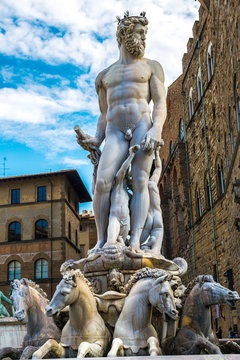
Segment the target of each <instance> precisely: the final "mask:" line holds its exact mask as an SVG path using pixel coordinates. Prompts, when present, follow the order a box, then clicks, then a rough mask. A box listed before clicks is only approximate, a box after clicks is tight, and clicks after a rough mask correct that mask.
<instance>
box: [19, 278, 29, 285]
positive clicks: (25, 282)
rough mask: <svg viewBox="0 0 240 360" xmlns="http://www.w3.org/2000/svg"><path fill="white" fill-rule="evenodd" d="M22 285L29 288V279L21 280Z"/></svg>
mask: <svg viewBox="0 0 240 360" xmlns="http://www.w3.org/2000/svg"><path fill="white" fill-rule="evenodd" d="M20 283H21V284H22V285H25V286H28V283H27V279H25V278H22V279H21V280H20Z"/></svg>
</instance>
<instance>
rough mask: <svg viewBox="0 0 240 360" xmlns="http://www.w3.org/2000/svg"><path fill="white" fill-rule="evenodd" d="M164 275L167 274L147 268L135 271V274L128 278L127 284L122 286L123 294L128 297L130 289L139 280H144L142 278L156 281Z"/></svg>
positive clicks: (160, 270) (163, 271)
mask: <svg viewBox="0 0 240 360" xmlns="http://www.w3.org/2000/svg"><path fill="white" fill-rule="evenodd" d="M165 274H168V273H167V272H166V271H165V270H162V269H151V268H149V267H146V268H143V269H140V270H138V271H136V272H135V274H134V275H132V276H131V277H130V279H129V280H128V282H127V284H126V285H125V286H124V290H123V292H124V293H125V294H127V295H128V294H129V292H130V290H131V289H132V287H133V285H134V284H135V283H136V282H137V281H138V280H140V279H144V278H150V279H156V278H159V277H161V276H163V275H165Z"/></svg>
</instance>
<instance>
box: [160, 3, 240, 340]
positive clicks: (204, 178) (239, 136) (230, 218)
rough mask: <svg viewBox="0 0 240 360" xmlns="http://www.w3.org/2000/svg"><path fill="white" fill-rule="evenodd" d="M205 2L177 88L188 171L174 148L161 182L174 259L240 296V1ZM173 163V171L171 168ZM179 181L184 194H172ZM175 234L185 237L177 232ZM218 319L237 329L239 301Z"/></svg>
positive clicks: (219, 312) (217, 314) (167, 128)
mask: <svg viewBox="0 0 240 360" xmlns="http://www.w3.org/2000/svg"><path fill="white" fill-rule="evenodd" d="M200 3H201V6H200V8H199V20H198V21H195V23H194V25H193V37H192V38H190V39H189V41H188V44H187V53H186V54H184V56H183V61H182V62H183V74H182V76H181V80H180V82H181V86H180V85H179V89H178V94H179V95H178V96H179V100H178V103H179V104H180V103H181V102H182V109H183V110H182V111H183V113H182V118H183V122H184V128H185V150H186V151H185V167H184V165H183V163H182V164H181V162H180V161H179V160H178V159H177V147H176V145H174V146H173V149H174V151H173V154H172V156H171V157H170V159H169V160H168V163H167V164H166V165H167V166H166V168H165V170H164V173H163V176H162V179H161V184H160V191H162V192H163V194H162V207H163V208H164V201H165V197H166V196H168V203H167V204H168V209H167V211H168V214H167V217H168V219H167V221H166V222H165V224H166V225H165V229H166V230H165V233H166V234H165V237H166V239H167V241H168V242H169V239H170V243H171V249H170V251H171V255H172V257H175V256H176V254H178V255H180V256H184V257H185V258H186V260H187V261H188V263H189V270H188V277H189V279H190V278H193V277H194V276H195V275H198V274H212V275H213V276H214V278H215V279H216V280H218V281H219V282H220V283H221V284H223V285H225V286H228V287H229V288H230V289H235V290H237V291H238V292H239V293H240V277H239V275H240V263H239V256H240V249H239V240H240V233H239V230H240V226H239V225H240V220H239V218H240V216H239V211H240V203H239V201H240V200H239V198H240V189H239V186H240V169H239V168H240V147H239V143H240V90H239V88H240V76H239V68H240V49H239V45H240V44H239V43H240V42H239V38H240V7H239V2H238V1H236V0H229V1H226V0H201V1H200ZM177 81H179V79H178V80H177ZM176 86H177V85H176V84H175V83H174V84H173V85H172V86H171V87H170V88H169V93H168V102H169V101H170V102H171V103H172V102H173V101H174V100H173V99H174V97H175V94H172V93H171V90H172V88H176ZM180 93H181V94H180ZM175 106H176V104H175ZM170 111H171V110H170ZM174 111H175V113H174V117H175V120H174V121H175V123H174V124H172V122H171V121H170V120H169V125H168V122H167V123H166V124H165V129H164V130H165V131H164V132H163V139H164V141H165V147H166V151H168V149H170V145H169V136H171V135H169V134H171V133H175V134H177V126H178V122H179V117H180V114H179V112H178V110H177V109H176V110H174ZM171 118H172V115H171V113H170V114H168V119H171ZM167 121H168V120H167ZM167 133H168V134H167ZM166 134H167V135H166ZM176 138H177V135H175V139H176ZM173 141H174V137H173ZM175 141H176V140H175ZM169 151H170V150H169ZM182 151H183V152H184V149H182ZM161 156H162V159H163V158H164V160H165V159H166V156H167V155H165V154H164V152H163V151H162V155H161ZM182 160H183V157H182ZM183 162H184V160H183ZM175 164H176V171H175V170H172V167H174V165H175ZM183 168H184V169H185V170H184V174H183V173H182V175H181V169H183ZM174 171H175V174H177V182H176V181H175V180H174ZM175 179H176V176H175ZM164 182H165V183H164ZM176 183H177V184H178V185H182V190H180V189H179V191H176V189H175V190H174V186H175V184H176ZM180 192H181V194H180V195H179V193H180ZM179 199H180V206H182V204H183V203H184V201H187V199H188V206H187V208H185V210H184V211H183V214H184V215H183V219H184V220H183V224H184V226H183V227H182V228H181V227H179V224H178V222H177V221H178V220H177V219H178V212H176V209H177V207H176V206H177V203H178V202H179ZM171 206H172V207H171ZM174 206H175V207H174ZM180 209H181V208H180ZM164 211H165V210H164V209H163V214H164ZM165 218H166V216H165ZM164 220H165V219H164ZM168 223H170V225H168ZM168 232H169V233H168ZM178 232H179V233H181V234H182V235H183V239H182V240H180V237H179V235H175V233H178ZM172 233H173V234H174V235H172ZM169 234H171V235H170V237H169ZM171 236H172V237H173V238H174V239H175V240H174V242H172V239H171ZM176 237H177V240H176ZM179 245H180V246H179ZM213 315H214V318H215V325H216V327H218V326H219V325H221V326H222V328H223V334H224V335H225V336H227V329H228V327H229V326H232V327H233V328H235V329H237V327H238V330H240V303H239V304H237V305H236V309H234V310H229V308H228V307H227V306H221V307H220V309H218V308H217V309H216V311H215V312H214V311H213Z"/></svg>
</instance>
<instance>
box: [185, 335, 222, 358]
mask: <svg viewBox="0 0 240 360" xmlns="http://www.w3.org/2000/svg"><path fill="white" fill-rule="evenodd" d="M201 350H203V351H206V353H208V354H222V352H221V350H220V348H219V347H218V346H217V345H215V344H213V343H211V342H210V341H209V340H207V339H205V338H203V337H198V338H197V339H196V340H195V342H194V343H193V345H192V346H191V347H190V348H189V349H187V350H185V351H182V352H180V353H179V355H199V354H201Z"/></svg>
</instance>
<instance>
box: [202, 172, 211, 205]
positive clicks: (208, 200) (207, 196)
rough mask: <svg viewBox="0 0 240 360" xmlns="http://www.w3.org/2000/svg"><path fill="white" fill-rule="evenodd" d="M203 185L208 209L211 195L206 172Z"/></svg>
mask: <svg viewBox="0 0 240 360" xmlns="http://www.w3.org/2000/svg"><path fill="white" fill-rule="evenodd" d="M204 185H205V201H206V208H207V209H209V208H210V206H211V204H212V196H211V190H210V184H209V181H208V174H206V175H205V180H204Z"/></svg>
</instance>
